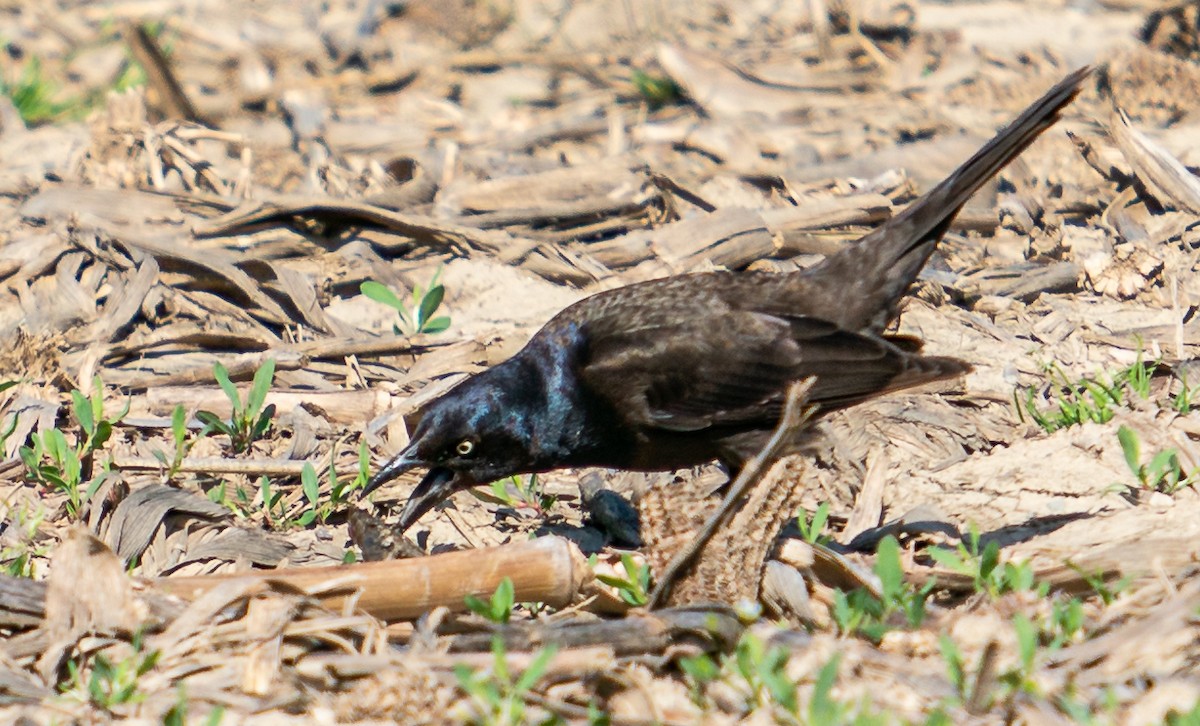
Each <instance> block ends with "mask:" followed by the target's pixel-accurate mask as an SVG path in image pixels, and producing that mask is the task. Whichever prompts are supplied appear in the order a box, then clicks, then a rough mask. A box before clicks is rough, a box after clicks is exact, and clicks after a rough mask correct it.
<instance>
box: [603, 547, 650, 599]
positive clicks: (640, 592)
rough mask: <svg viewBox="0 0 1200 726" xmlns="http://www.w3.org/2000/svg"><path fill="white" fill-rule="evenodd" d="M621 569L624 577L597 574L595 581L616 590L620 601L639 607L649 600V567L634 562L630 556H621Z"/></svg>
mask: <svg viewBox="0 0 1200 726" xmlns="http://www.w3.org/2000/svg"><path fill="white" fill-rule="evenodd" d="M621 567H623V568H624V569H625V577H616V576H613V575H601V574H597V575H596V579H598V580H600V582H603V583H604V584H605V585H608V586H609V587H612V588H616V590H617V594H619V595H620V596H621V599H622V600H624V601H625V602H627V603H629V604H630V605H632V606H634V607H641V606H642V605H645V604H646V603H647V602H648V601H649V600H650V567H649V566H648V565H644V564H641V565H639V564H638V563H637V562H634V560H633V557H632V556H631V555H627V554H625V555H621Z"/></svg>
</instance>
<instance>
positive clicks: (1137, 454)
mask: <svg viewBox="0 0 1200 726" xmlns="http://www.w3.org/2000/svg"><path fill="white" fill-rule="evenodd" d="M1117 440H1118V441H1120V442H1121V451H1122V452H1123V453H1124V454H1125V463H1126V464H1128V465H1129V470H1130V471H1132V472H1133V473H1134V474H1135V475H1137V476H1138V478H1141V473H1142V464H1141V462H1142V449H1141V443H1139V442H1138V437H1137V434H1135V433H1134V432H1133V429H1131V428H1129V427H1128V426H1126V425H1125V424H1121V427H1120V428H1118V429H1117Z"/></svg>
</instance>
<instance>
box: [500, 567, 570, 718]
mask: <svg viewBox="0 0 1200 726" xmlns="http://www.w3.org/2000/svg"><path fill="white" fill-rule="evenodd" d="M505 579H507V578H505ZM557 652H558V648H557V647H555V646H554V645H547V646H546V647H545V648H542V650H541V652H539V653H538V654H537V655H536V656H534V659H533V660H532V661H530V663H529V667H528V668H526V669H525V672H524V673H522V674H521V677H520V678H518V679H517V683H516V685H515V686H514V690H516V692H517V693H519V694H524V693H525V692H527V691H528V690H529V689H531V688H533V687H534V686H536V685H537V682H538V681H540V680H541V679H542V676H544V675H546V668H547V667H549V665H550V661H551V660H552V659H553V658H554V654H555V653H557Z"/></svg>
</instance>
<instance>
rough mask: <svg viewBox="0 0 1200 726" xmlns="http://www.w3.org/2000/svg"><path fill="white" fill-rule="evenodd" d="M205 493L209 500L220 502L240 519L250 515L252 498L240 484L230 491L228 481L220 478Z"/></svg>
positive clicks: (252, 503)
mask: <svg viewBox="0 0 1200 726" xmlns="http://www.w3.org/2000/svg"><path fill="white" fill-rule="evenodd" d="M207 494H208V499H209V501H211V502H214V503H216V504H220V505H221V506H223V507H225V508H226V509H228V510H229V511H231V512H233V513H234V514H235V515H237V516H238V517H240V518H242V519H244V518H246V517H248V516H250V513H251V512H252V511H254V501H253V498H252V497H251V496H250V494H248V493H247V492H246V490H245V489H244V488H243V487H242V485H241V484H238V485H237V486H236V487H235V488H234V489H233V491H230V488H229V482H227V481H225V480H224V479H222V480H221V482H220V483H219V484H217V485H216V486H215V487H212V488H210V489H209V490H208V492H207Z"/></svg>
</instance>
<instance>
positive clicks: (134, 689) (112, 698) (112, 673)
mask: <svg viewBox="0 0 1200 726" xmlns="http://www.w3.org/2000/svg"><path fill="white" fill-rule="evenodd" d="M132 645H133V652H132V653H131V654H130V655H129V656H128V657H126V658H122V659H121V660H119V661H116V662H113V661H111V660H109V659H108V658H107V657H105V656H104V655H103V654H97V655H96V656H94V657H93V658H92V659H91V672H90V673H86V672H85V670H86V665H85V664H84V663H83V662H81V661H80V660H76V659H72V660H69V661H67V680H66V682H65V683H64V684H63V685H62V686H60V691H61V692H62V693H63V694H64V695H66V696H67V697H68V698H71V699H72V700H76V701H79V702H80V703H89V704H91V705H93V706H95V707H97V708H101V709H103V710H105V711H112V709H113V708H114V707H116V706H123V705H126V704H134V703H139V702H141V701H143V700H145V694H143V693H141V691H140V690H139V688H138V685H139V680H140V679H141V677H142V676H144V675H146V674H147V673H149V672H150V670H151V669H153V668H154V666H155V664H157V663H158V658H159V656H160V655H161V654H160V652H159V651H157V650H154V651H150V652H148V653H147V652H145V651H144V650H143V647H142V639H141V635H140V634H137V635H135V636H134V638H133V643H132Z"/></svg>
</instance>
